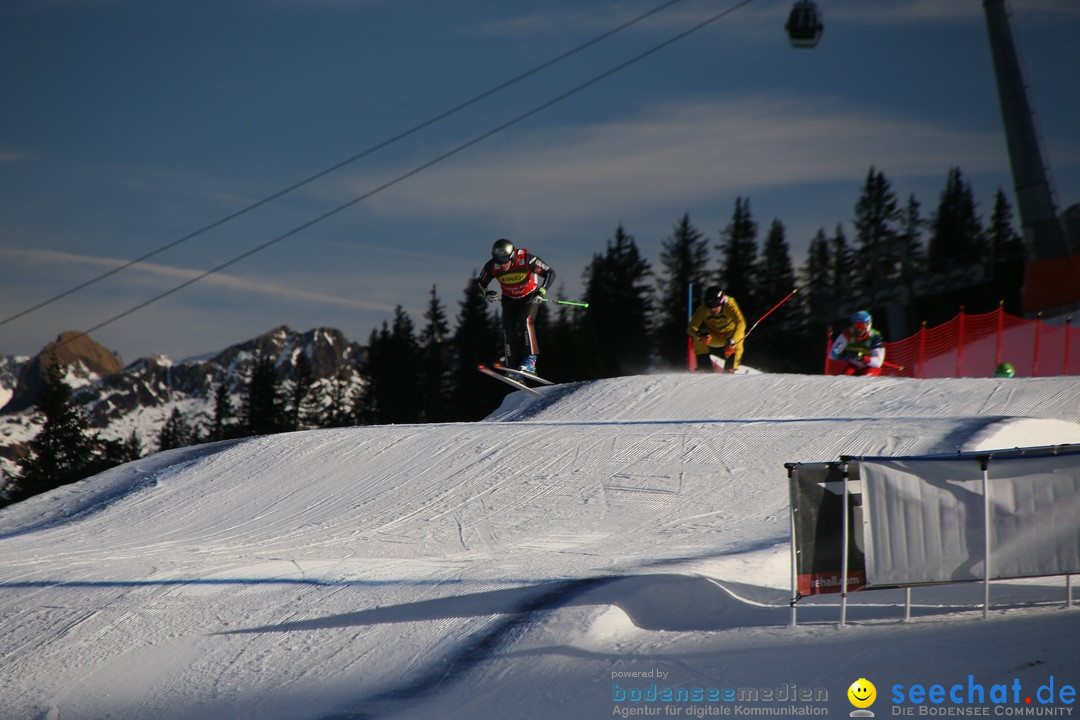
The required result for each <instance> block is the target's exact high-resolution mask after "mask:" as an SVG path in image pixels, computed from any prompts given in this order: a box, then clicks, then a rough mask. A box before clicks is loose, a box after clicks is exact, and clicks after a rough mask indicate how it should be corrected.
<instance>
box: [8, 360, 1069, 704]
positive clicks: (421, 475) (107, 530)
mask: <svg viewBox="0 0 1080 720" xmlns="http://www.w3.org/2000/svg"><path fill="white" fill-rule="evenodd" d="M542 392H544V398H543V399H538V400H534V399H533V398H531V397H529V396H527V395H524V394H522V393H515V394H512V395H510V396H508V397H507V400H506V401H505V402H504V404H503V406H502V407H501V408H500V409H499V410H498V411H496V412H495V413H493V414H492V416H491V417H490V418H489V419H488V420H487V421H485V422H481V423H461V424H446V425H415V426H410V425H403V426H378V427H358V428H347V429H339V430H318V431H309V432H301V433H293V434H287V435H277V436H270V437H261V438H253V439H248V440H244V441H236V442H229V443H220V444H216V445H208V446H201V447H195V448H184V449H181V450H175V451H169V452H164V453H158V454H156V455H153V456H150V457H148V458H145V459H142V460H139V461H137V462H134V463H130V464H128V465H125V466H122V467H119V468H115V469H113V470H111V471H109V472H106V473H103V474H101V475H99V476H97V477H94V478H91V479H89V480H86V481H83V482H81V483H77V484H75V485H71V486H67V487H64V488H60V489H58V490H55V491H53V492H51V493H49V494H47V495H44V496H40V497H36V498H31V499H30V500H27V501H25V502H23V503H20V504H17V505H15V506H12V507H9V508H7V509H5V510H3V511H0V718H2V719H4V720H7V719H9V718H11V719H16V718H18V719H22V718H30V719H48V720H73V719H74V720H83V719H86V720H90V719H98V718H117V719H124V720H127V719H132V720H134V719H136V718H139V719H143V718H155V719H157V720H181V719H183V720H188V719H191V720H194V719H195V718H199V719H203V720H205V719H207V718H209V719H218V718H220V719H222V720H225V719H230V720H231V719H234V718H260V719H262V718H274V719H282V720H285V719H293V718H296V719H298V720H301V719H302V720H309V719H310V720H316V719H327V720H329V719H330V718H334V719H344V718H383V717H396V718H453V719H461V720H464V719H466V718H469V719H479V720H495V719H496V718H498V719H503V718H529V719H534V718H535V719H539V718H606V717H611V716H612V715H617V716H618V715H623V716H628V715H629V711H630V710H635V711H637V712H638V713H639V714H645V713H650V712H651V714H665V713H666V716H668V717H670V716H682V717H693V716H696V717H704V716H709V715H720V714H744V711H746V710H747V709H749V710H751V711H757V712H764V711H776V710H777V709H780V708H785V707H790V708H794V709H796V710H798V709H799V708H802V709H803V710H807V709H809V710H810V711H813V714H817V715H822V714H832V715H841V714H847V713H848V712H849V711H851V710H852V709H853V707H852V705H851V704H850V703H849V702H848V699H847V696H846V692H847V688H848V686H849V685H850V684H851V683H852V682H854V681H855V680H857V679H859V678H863V677H865V678H867V679H870V680H872V681H873V682H874V683H875V684H876V685H877V688H878V701H877V705H876V706H875V707H874V708H873V709H874V710H875V711H877V715H878V717H881V716H884V715H888V714H898V712H897V711H898V710H899V711H903V710H906V709H912V711H913V713H914V712H917V711H916V710H915V708H916V707H917V706H915V705H909V706H907V707H901V706H899V705H897V704H896V703H895V702H894V701H893V698H892V693H893V692H894V691H893V690H892V688H893V686H894V685H897V684H900V685H903V686H904V687H909V686H911V685H913V684H920V683H921V684H923V685H925V686H926V687H929V686H930V685H932V684H935V683H941V684H944V685H945V686H946V687H948V686H949V684H950V683H961V682H963V683H965V688H966V687H967V685H966V683H969V682H970V683H974V684H982V685H984V686H985V687H986V689H987V691H988V692H989V690H990V689H991V687H992V686H994V685H996V684H1006V683H1013V682H1014V681H1015V682H1018V683H1020V684H1021V686H1022V687H1023V689H1024V692H1026V693H1034V692H1035V691H1036V689H1037V688H1038V687H1040V686H1043V685H1046V684H1047V683H1048V682H1052V683H1054V687H1055V692H1060V690H1061V689H1062V686H1070V685H1071V686H1072V687H1075V686H1077V685H1080V669H1078V666H1077V663H1076V658H1077V657H1078V654H1077V650H1076V637H1078V633H1080V612H1078V611H1077V610H1076V609H1065V608H1064V602H1063V601H1064V599H1065V591H1064V581H1063V580H1062V579H1061V578H1056V579H1049V580H1042V581H1028V582H1026V583H1021V582H1011V583H1003V584H1000V585H997V586H995V588H994V590H993V594H992V598H993V600H994V601H995V602H996V603H997V605H996V607H995V609H994V610H993V611H992V613H991V615H990V617H989V618H987V619H985V620H984V619H982V613H981V610H980V609H978V607H977V606H978V603H980V602H981V600H982V589H981V586H979V587H975V586H949V587H936V588H918V589H916V590H915V591H914V598H915V617H914V619H913V621H912V622H909V623H904V622H901V621H902V615H903V610H902V607H900V606H899V603H901V602H902V599H903V598H902V595H901V593H900V592H899V591H896V592H894V591H875V592H866V593H855V594H853V595H852V596H851V597H850V600H849V610H848V619H849V624H848V625H847V626H846V627H843V628H841V627H839V626H838V623H837V620H838V618H839V612H838V609H837V603H838V598H836V597H834V596H829V597H824V598H815V599H806V600H803V601H801V602H800V603H799V625H798V626H796V627H790V626H789V620H790V610H789V607H788V599H789V596H790V572H791V571H790V547H789V514H788V507H787V506H788V491H787V477H786V473H785V470H784V463H785V462H792V461H799V462H815V461H824V460H832V459H835V458H836V457H837V456H838V455H841V454H851V455H859V454H880V455H892V454H895V455H902V454H918V453H934V452H951V451H955V450H971V449H995V448H1011V447H1022V446H1035V445H1047V444H1059V443H1080V382H1078V381H1077V380H1076V379H1074V378H1040V379H1011V380H997V379H960V380H955V379H954V380H922V381H920V380H909V379H897V378H846V377H844V378H839V377H808V376H796V375H764V374H750V375H735V376H721V375H712V376H699V375H684V374H679V375H674V374H672V375H650V376H640V377H626V378H616V379H612V380H606V381H598V382H591V383H577V384H570V385H561V386H554V387H551V388H546V389H544V390H543V391H542ZM969 676H970V679H969ZM650 688H654V689H656V690H657V692H659V693H661V694H662V693H663V692H664V691H665V690H666V689H667V690H672V691H674V689H677V688H682V689H687V690H693V689H695V688H700V689H702V690H703V693H704V695H703V698H704V699H703V700H702V701H701V702H666V703H665V702H663V701H662V700H657V701H650V700H649V699H648V698H649V697H650V695H649V693H650V692H651V689H650ZM711 688H716V689H717V690H718V691H723V690H725V689H727V688H733V689H738V690H739V691H740V692H741V691H743V690H745V691H746V693H745V694H744V695H742V696H741V697H742V698H743V700H742V701H740V702H725V701H723V700H722V699H721V700H715V699H714V700H710V699H708V695H707V693H708V691H709V690H710V689H711ZM620 692H624V693H625V692H629V693H630V695H631V696H634V694H635V693H640V694H639V695H637V697H641V698H642V700H640V701H637V702H634V701H633V700H632V697H631V699H628V700H620V699H619V693H620ZM804 692H805V693H808V694H810V695H812V696H813V700H812V701H810V702H800V704H797V705H793V704H791V703H788V702H782V701H785V700H787V699H788V696H789V695H791V696H793V698H792V699H794V698H795V697H797V696H799V695H800V694H801V693H804ZM720 694H722V693H720ZM755 697H756V699H755ZM763 698H765V699H763ZM1021 703H1022V700H1021ZM1036 705H1038V708H1037V709H1043V710H1047V709H1050V710H1063V709H1071V706H1068V705H1061V704H1058V705H1056V706H1047V707H1043V706H1041V705H1039V704H1038V703H1036ZM995 709H996V710H1001V709H1002V708H1001V707H997V708H991V714H993V710H995ZM1018 709H1022V708H1018Z"/></svg>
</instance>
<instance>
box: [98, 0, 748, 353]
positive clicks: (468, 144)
mask: <svg viewBox="0 0 1080 720" xmlns="http://www.w3.org/2000/svg"><path fill="white" fill-rule="evenodd" d="M753 1H754V0H742V1H741V2H738V3H736V4H735V5H733V6H731V7H730V8H728V9H727V10H724V11H722V12H719V13H717V14H715V15H713V16H711V17H709V18H707V19H705V20H703V21H701V22H699V23H698V24H697V25H694V26H693V27H690V28H688V29H687V30H684V31H682V32H680V33H678V34H677V35H674V36H672V37H670V38H668V39H667V40H665V41H664V42H662V43H660V44H659V45H654V46H653V47H652V48H650V49H648V50H645V51H643V52H641V53H639V54H637V55H635V56H633V57H631V58H630V59H628V60H625V61H623V62H621V63H619V64H618V65H615V66H614V67H612V68H610V69H608V70H606V71H604V72H602V73H600V74H599V75H595V76H593V77H592V78H590V79H588V80H586V81H584V82H582V83H580V84H578V85H576V86H574V87H572V88H570V89H569V90H567V91H565V92H563V93H561V94H559V95H556V96H555V97H553V98H551V99H550V100H547V101H546V102H544V103H542V104H540V105H537V106H535V107H534V108H532V109H531V110H527V111H525V112H523V113H521V114H520V115H517V116H515V117H513V118H511V119H510V120H507V121H506V122H504V123H502V124H500V125H497V126H495V127H493V128H491V129H490V130H487V131H486V132H483V133H481V134H480V135H477V136H476V137H474V138H473V139H471V140H468V141H466V142H464V143H462V144H460V145H458V146H456V147H454V148H452V149H451V150H448V151H446V152H445V153H443V154H441V155H438V156H436V157H434V158H432V159H431V160H428V161H427V162H425V163H422V164H420V165H417V166H416V167H414V168H413V169H412V170H409V171H407V172H405V173H402V174H401V175H398V176H397V177H395V178H393V179H392V180H388V181H386V182H384V183H383V184H381V185H379V186H377V187H375V188H373V189H371V190H369V191H368V192H366V193H364V194H363V195H360V196H358V197H355V198H353V199H352V200H350V201H349V202H347V203H344V204H342V205H339V206H337V207H335V208H333V209H332V210H328V211H327V212H324V213H322V214H321V215H318V216H316V217H314V218H312V219H311V220H308V221H307V222H305V223H303V224H301V225H298V226H296V227H294V228H293V229H292V230H289V231H288V232H285V233H282V234H281V235H278V236H277V237H275V238H272V239H270V240H267V241H266V242H264V243H262V244H261V245H257V246H256V247H254V248H251V249H250V250H248V251H246V252H244V253H241V254H240V255H237V256H236V257H234V258H232V259H230V260H227V261H225V262H223V263H221V264H220V265H217V266H215V267H213V268H210V269H209V270H206V271H204V272H202V273H200V274H198V275H196V276H195V277H193V278H191V279H190V280H186V281H184V282H182V283H180V284H179V285H177V286H175V287H173V288H170V289H169V290H166V291H165V292H163V293H160V294H158V295H155V296H154V297H152V298H149V299H148V300H145V301H143V302H141V303H139V304H138V305H135V306H133V307H131V308H129V309H127V310H125V311H123V312H121V313H118V314H117V315H114V316H112V317H111V318H109V319H108V320H104V321H103V322H100V323H98V324H97V325H94V326H93V327H91V328H88V329H87V330H85V331H83V332H84V334H90V333H92V332H94V331H95V330H100V329H101V328H103V327H106V326H107V325H111V324H112V323H114V322H116V321H117V320H120V319H122V318H125V317H127V316H128V315H131V314H133V313H135V312H138V311H139V310H141V309H143V308H145V307H147V306H149V305H152V304H154V303H156V302H158V301H159V300H163V299H164V298H166V297H169V296H170V295H173V294H175V293H177V292H179V291H180V290H183V289H184V288H186V287H188V286H190V285H194V284H195V283H197V282H199V281H200V280H202V279H204V278H207V277H209V276H210V275H213V274H215V273H218V272H220V271H221V270H224V269H225V268H227V267H230V266H232V265H235V264H236V263H238V262H240V261H241V260H244V259H246V258H249V257H251V256H252V255H255V254H256V253H259V252H262V251H263V250H265V249H267V248H269V247H271V246H272V245H275V244H277V243H279V242H281V241H282V240H285V239H286V238H290V237H292V236H293V235H296V234H297V233H299V232H302V231H304V230H306V229H308V228H310V227H312V226H313V225H316V224H318V223H320V222H322V221H323V220H326V219H327V218H330V217H333V216H334V215H337V214H338V213H341V212H343V211H345V210H347V209H349V208H351V207H353V206H354V205H358V204H359V203H361V202H363V201H364V200H367V199H368V198H370V197H372V196H373V195H376V194H378V193H380V192H382V191H384V190H387V189H389V188H391V187H393V186H395V185H398V184H399V183H401V182H404V181H405V180H408V179H409V178H411V177H413V176H414V175H417V174H419V173H421V172H423V171H424V170H427V169H428V168H430V167H433V166H435V165H438V164H439V163H441V162H443V161H444V160H447V159H449V158H451V157H453V156H455V155H458V154H459V153H461V152H464V151H465V150H467V149H469V148H471V147H473V146H474V145H477V144H479V143H481V142H483V141H484V140H487V139H488V138H490V137H492V136H493V135H497V134H498V133H500V132H502V131H503V130H506V129H507V128H509V127H512V126H514V125H517V124H518V123H520V122H522V121H523V120H526V119H528V118H530V117H532V116H533V115H536V114H538V113H540V112H542V111H543V110H546V109H548V108H550V107H552V106H553V105H556V104H558V103H560V102H562V101H563V100H565V99H567V98H568V97H571V96H573V95H576V94H577V93H579V92H581V91H582V90H585V89H587V88H589V87H592V86H593V85H596V84H597V83H599V82H600V81H601V80H605V79H607V78H609V77H611V76H612V75H614V74H616V73H618V72H620V71H622V70H625V69H626V68H628V67H630V66H631V65H634V64H635V63H638V62H640V61H641V60H644V59H645V58H647V57H650V56H652V55H655V54H656V53H658V52H660V51H661V50H663V49H665V48H667V47H669V46H670V45H674V44H675V43H677V42H679V41H680V40H683V39H684V38H686V37H687V36H689V35H692V34H693V33H695V32H697V31H699V30H701V29H702V28H704V27H706V26H708V25H711V24H712V23H714V22H716V21H717V20H720V19H721V18H723V17H726V16H727V15H730V14H731V13H733V12H735V11H736V10H738V9H740V8H742V7H744V6H746V5H749V4H750V3H752V2H753Z"/></svg>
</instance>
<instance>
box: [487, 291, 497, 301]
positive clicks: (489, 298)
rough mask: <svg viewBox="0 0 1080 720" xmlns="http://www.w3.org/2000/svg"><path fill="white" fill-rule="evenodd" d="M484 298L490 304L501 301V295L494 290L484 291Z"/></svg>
mask: <svg viewBox="0 0 1080 720" xmlns="http://www.w3.org/2000/svg"><path fill="white" fill-rule="evenodd" d="M484 298H485V299H486V300H487V301H488V302H489V303H493V302H495V301H496V300H498V299H499V293H497V292H495V291H494V290H485V291H484Z"/></svg>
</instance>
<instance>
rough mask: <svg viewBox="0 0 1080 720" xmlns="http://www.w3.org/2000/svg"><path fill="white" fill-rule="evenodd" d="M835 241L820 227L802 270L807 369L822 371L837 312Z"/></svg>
mask: <svg viewBox="0 0 1080 720" xmlns="http://www.w3.org/2000/svg"><path fill="white" fill-rule="evenodd" d="M832 242H833V241H832V240H831V239H830V238H829V237H828V235H826V233H825V229H824V228H822V229H820V230H818V232H817V234H816V235H814V237H813V239H812V240H811V241H810V248H809V250H808V251H807V255H806V262H805V263H804V264H803V267H802V269H801V271H800V277H801V278H802V284H801V286H800V290H799V296H801V297H799V301H800V302H801V307H802V309H803V313H804V315H805V317H806V323H805V326H804V329H803V332H801V333H800V334H799V338H800V345H801V353H800V355H801V356H803V357H805V358H806V365H805V367H806V371H807V372H820V371H821V367H822V366H821V362H822V360H821V358H822V345H823V344H824V343H825V342H826V328H827V327H828V325H829V323H830V322H832V321H833V319H834V318H836V316H837V314H838V310H837V307H838V297H837V288H836V286H835V284H834V282H833V271H834V269H835V262H834V260H833V250H832Z"/></svg>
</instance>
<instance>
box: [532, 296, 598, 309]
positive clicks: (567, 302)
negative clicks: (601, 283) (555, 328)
mask: <svg viewBox="0 0 1080 720" xmlns="http://www.w3.org/2000/svg"><path fill="white" fill-rule="evenodd" d="M540 301H541V302H553V303H555V304H556V305H573V306H574V307H581V308H587V307H589V303H585V302H576V301H574V300H548V299H547V298H540Z"/></svg>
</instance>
